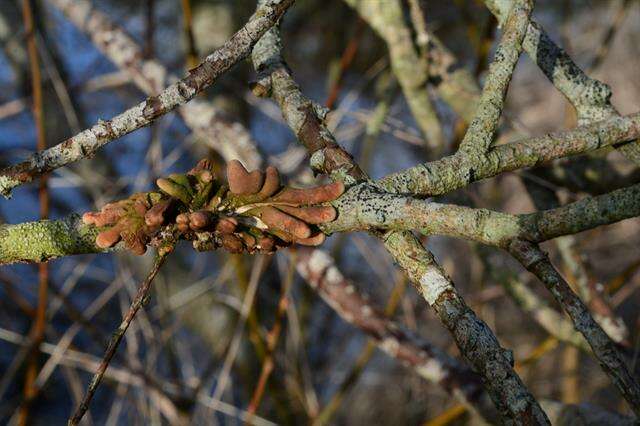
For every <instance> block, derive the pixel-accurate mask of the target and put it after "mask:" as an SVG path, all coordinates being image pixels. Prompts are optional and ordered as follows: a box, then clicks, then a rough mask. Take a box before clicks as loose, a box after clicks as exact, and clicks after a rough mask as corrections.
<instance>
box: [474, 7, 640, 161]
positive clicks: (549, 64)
mask: <svg viewBox="0 0 640 426" xmlns="http://www.w3.org/2000/svg"><path fill="white" fill-rule="evenodd" d="M513 3H514V0H485V4H486V5H487V7H488V8H489V9H490V10H491V12H492V13H493V14H494V15H496V17H497V18H498V20H499V21H500V22H504V20H505V19H506V17H507V14H508V13H509V10H510V9H511V7H512V5H513ZM524 50H525V51H526V52H527V54H528V55H529V57H530V58H531V59H532V60H533V61H534V62H535V63H536V64H537V65H538V67H539V68H540V69H541V70H542V72H543V73H544V74H545V75H546V76H547V78H548V79H549V80H550V81H551V82H552V83H553V84H554V86H556V88H557V89H558V90H559V91H560V92H562V94H563V95H564V96H565V97H566V98H567V99H568V100H569V102H571V104H572V105H573V107H574V108H575V109H576V112H577V114H578V122H579V123H581V124H585V123H589V122H593V121H599V120H603V119H606V118H610V117H615V116H617V115H619V114H618V112H617V111H616V109H615V108H614V107H613V105H612V104H611V89H610V88H609V86H607V85H606V84H604V83H602V82H601V81H598V80H596V79H593V78H590V77H589V76H587V75H586V74H585V73H584V71H582V70H581V69H580V67H578V65H576V63H575V62H574V61H573V60H572V59H571V57H570V56H569V55H568V54H567V52H565V51H564V50H563V49H562V48H561V47H559V46H558V45H556V44H555V43H554V42H553V40H552V39H551V37H549V35H548V34H547V33H546V32H545V31H544V29H543V28H542V27H541V26H540V24H538V23H537V22H535V21H534V20H532V21H531V22H530V23H529V27H528V28H527V34H526V36H525V39H524ZM619 150H620V152H622V154H624V155H625V156H626V157H627V158H628V159H630V160H631V161H633V162H634V163H635V164H636V165H640V142H638V141H636V142H634V143H630V144H627V145H623V146H621V147H619Z"/></svg>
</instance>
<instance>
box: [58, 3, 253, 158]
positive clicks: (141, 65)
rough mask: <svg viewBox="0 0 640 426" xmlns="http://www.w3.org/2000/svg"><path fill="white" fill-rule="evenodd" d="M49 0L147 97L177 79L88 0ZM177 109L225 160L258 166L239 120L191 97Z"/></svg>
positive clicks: (248, 138) (251, 141)
mask: <svg viewBox="0 0 640 426" xmlns="http://www.w3.org/2000/svg"><path fill="white" fill-rule="evenodd" d="M48 1H49V3H50V4H51V5H53V6H54V7H55V8H57V9H58V10H60V11H61V12H62V13H63V14H64V15H65V16H66V17H67V19H69V20H70V21H71V22H72V23H73V24H74V25H75V26H77V27H78V28H79V29H80V30H82V31H84V32H85V33H86V34H87V35H88V36H89V37H90V38H91V41H92V42H93V43H94V45H95V46H96V47H97V48H98V49H99V50H100V51H101V52H102V53H103V54H104V55H105V56H107V57H108V58H109V60H111V61H112V62H113V63H114V64H116V65H117V66H118V68H120V69H122V70H123V71H125V72H126V73H127V74H128V75H129V76H130V77H131V79H132V81H133V82H134V83H135V84H136V86H137V87H138V88H139V89H140V90H142V91H143V92H144V93H146V94H147V95H148V96H153V95H155V94H157V93H160V92H161V91H162V89H164V88H165V87H166V86H168V85H170V84H171V83H173V82H175V81H176V80H177V77H175V76H173V75H170V74H169V71H168V70H167V69H166V68H165V66H164V65H162V64H161V63H160V62H159V61H157V60H155V59H145V55H143V51H142V49H141V48H140V46H138V44H137V43H136V42H135V40H134V39H133V38H131V37H130V36H129V35H128V34H127V33H126V32H125V31H124V29H123V28H122V27H120V26H119V25H117V24H116V23H115V22H113V21H112V20H111V19H109V17H108V16H107V15H106V14H104V13H102V12H100V11H99V10H96V9H94V8H93V7H92V5H91V3H90V2H89V1H87V0H48ZM178 112H179V114H180V116H181V117H182V119H183V120H184V122H185V124H186V125H187V126H189V127H190V128H191V129H192V130H193V131H194V132H196V133H198V134H200V135H202V136H204V137H205V138H206V140H207V142H208V143H209V145H210V146H211V147H212V148H214V149H216V150H217V151H219V152H220V154H221V155H222V157H223V158H224V159H225V160H227V161H229V160H232V159H239V160H241V161H242V162H243V163H244V164H245V165H246V166H247V167H249V168H251V169H255V168H259V167H260V165H261V163H262V159H261V157H260V154H259V153H258V152H257V150H256V147H255V142H254V141H253V139H252V138H251V135H250V133H249V131H248V130H247V129H246V128H245V127H244V126H243V125H242V124H240V123H239V122H237V121H231V120H229V119H228V118H226V117H225V116H224V115H223V114H222V112H221V111H219V110H217V109H216V108H215V107H214V106H213V105H212V104H211V103H210V102H207V101H203V100H199V99H193V100H192V101H191V102H187V103H186V104H184V105H182V106H181V107H180V108H179V109H178Z"/></svg>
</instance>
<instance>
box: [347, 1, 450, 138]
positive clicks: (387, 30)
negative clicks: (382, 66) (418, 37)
mask: <svg viewBox="0 0 640 426" xmlns="http://www.w3.org/2000/svg"><path fill="white" fill-rule="evenodd" d="M346 3H347V4H348V5H349V6H351V7H353V8H354V9H356V10H357V11H358V13H359V14H360V16H361V17H362V18H363V19H364V20H366V21H367V22H368V23H369V25H371V27H372V28H373V29H374V30H375V31H376V32H377V33H378V34H379V35H380V37H382V38H383V39H384V41H385V42H386V44H387V48H388V49H389V58H390V60H391V68H392V69H393V72H394V74H395V75H396V77H397V78H398V82H399V83H400V86H401V88H402V92H403V94H404V96H405V98H406V100H407V103H408V104H409V108H410V109H411V113H412V114H413V117H414V118H415V120H416V122H417V123H418V126H419V127H420V129H421V131H422V133H423V134H424V136H425V137H426V140H427V144H428V146H430V147H432V148H435V149H442V147H443V145H444V135H443V133H442V128H441V125H440V121H439V119H438V116H437V114H436V110H435V108H434V106H433V105H432V102H431V99H430V97H429V92H428V90H427V81H428V77H429V74H428V68H429V63H428V58H426V57H423V56H421V55H420V54H419V52H418V50H417V48H416V43H415V41H414V36H413V34H412V31H411V28H410V27H409V26H408V25H407V22H406V20H405V14H406V11H405V10H404V7H403V2H402V1H400V0H386V1H361V0H346Z"/></svg>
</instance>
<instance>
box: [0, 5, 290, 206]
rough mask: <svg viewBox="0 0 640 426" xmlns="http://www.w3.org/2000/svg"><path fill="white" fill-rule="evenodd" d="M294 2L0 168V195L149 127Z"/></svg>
mask: <svg viewBox="0 0 640 426" xmlns="http://www.w3.org/2000/svg"><path fill="white" fill-rule="evenodd" d="M293 2H294V0H269V1H267V2H265V3H264V4H263V5H262V6H261V7H260V8H259V9H258V11H257V12H256V13H255V14H254V15H253V16H252V18H251V19H250V20H249V21H248V22H247V23H246V24H245V25H244V27H242V28H241V29H240V30H239V31H238V32H236V33H235V34H234V35H233V36H232V37H231V38H230V39H229V40H228V41H227V42H226V43H225V44H224V45H222V46H221V47H220V48H219V49H217V50H216V51H215V52H213V53H212V54H210V55H209V56H207V57H206V58H205V60H204V61H203V62H202V63H201V64H200V65H198V66H197V67H196V68H194V69H192V70H191V71H189V75H188V76H186V77H184V78H182V79H181V80H179V81H177V82H176V83H173V84H172V85H170V86H169V87H167V88H166V89H164V90H163V91H162V92H161V93H159V94H158V95H157V96H153V97H150V98H148V99H147V100H145V101H143V102H141V103H139V104H138V105H136V106H134V107H132V108H130V109H128V110H126V111H124V112H122V113H120V114H118V115H116V116H115V117H113V118H112V119H111V120H107V121H102V120H101V121H99V122H98V123H97V124H95V125H94V126H93V127H91V128H89V129H87V130H84V131H83V132H81V133H79V134H77V135H75V136H73V137H71V138H69V139H68V140H66V141H65V142H63V143H60V144H58V145H56V146H54V147H52V148H49V149H47V150H46V151H42V152H39V153H36V154H33V155H31V156H30V157H29V158H28V159H27V160H26V161H24V162H22V163H20V164H17V165H14V166H11V167H7V168H5V169H2V170H0V193H2V194H4V195H9V194H10V193H11V190H12V189H13V188H15V187H16V186H18V185H21V184H23V183H26V182H30V181H32V180H33V178H34V177H36V176H39V175H41V174H43V173H47V172H50V171H52V170H55V169H57V168H58V167H62V166H64V165H66V164H69V163H71V162H74V161H77V160H80V159H82V158H85V157H88V156H91V155H92V154H93V153H95V152H96V151H97V150H98V149H100V147H102V146H103V145H105V144H106V143H108V142H110V141H112V140H114V139H117V138H119V137H122V136H124V135H126V134H128V133H131V132H133V131H134V130H137V129H139V128H141V127H144V126H146V125H148V124H149V123H151V122H153V121H154V120H155V119H157V118H158V117H160V116H162V115H164V114H166V113H168V112H170V111H172V110H173V109H175V108H176V107H178V106H180V105H182V104H184V103H186V102H188V101H189V100H191V99H193V98H194V97H195V96H196V95H197V94H198V93H200V92H201V91H202V90H204V89H205V88H207V87H209V86H210V85H211V84H213V83H214V82H215V81H216V79H217V78H218V77H219V76H220V75H222V74H223V73H224V72H225V71H227V70H229V69H230V68H231V67H232V66H233V65H235V64H236V63H238V62H239V61H240V60H242V59H244V58H245V57H246V56H248V55H249V53H250V52H251V48H252V47H253V45H254V44H255V43H256V42H257V41H258V40H259V39H260V37H261V36H262V35H263V34H264V33H265V32H266V31H267V30H268V29H269V28H270V27H271V26H273V25H274V24H275V22H277V21H278V19H280V17H282V15H283V14H284V13H285V11H286V10H287V9H288V8H289V7H290V6H291V5H292V4H293Z"/></svg>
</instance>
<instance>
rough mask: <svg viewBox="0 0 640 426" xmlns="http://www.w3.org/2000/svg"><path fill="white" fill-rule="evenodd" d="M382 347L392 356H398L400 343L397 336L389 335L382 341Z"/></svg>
mask: <svg viewBox="0 0 640 426" xmlns="http://www.w3.org/2000/svg"><path fill="white" fill-rule="evenodd" d="M380 348H381V349H382V350H383V351H385V352H386V353H388V354H389V355H391V356H396V354H397V353H398V349H399V348H400V343H399V342H398V339H396V338H395V337H387V338H385V339H384V340H383V341H382V342H380Z"/></svg>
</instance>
